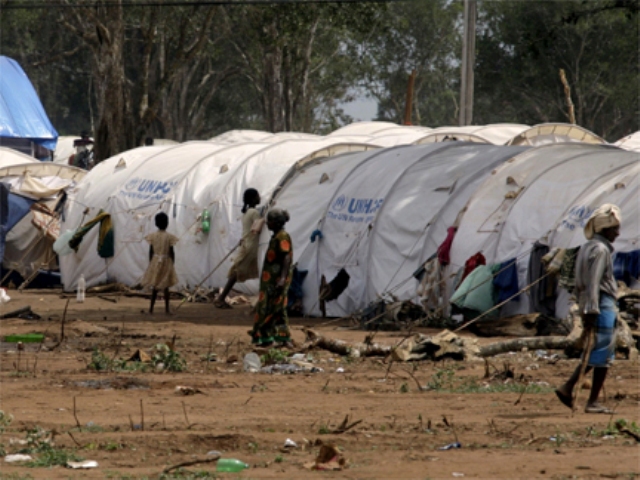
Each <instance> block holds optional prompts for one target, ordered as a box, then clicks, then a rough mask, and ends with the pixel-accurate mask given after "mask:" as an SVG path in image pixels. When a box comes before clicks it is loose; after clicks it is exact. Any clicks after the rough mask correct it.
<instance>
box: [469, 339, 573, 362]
mask: <svg viewBox="0 0 640 480" xmlns="http://www.w3.org/2000/svg"><path fill="white" fill-rule="evenodd" d="M571 344H572V341H571V340H570V339H569V338H568V337H530V338H516V339H514V340H507V341H504V342H496V343H491V344H489V345H483V346H481V347H480V351H479V353H478V355H479V356H480V357H483V358H484V357H493V356H494V355H499V354H501V353H506V352H519V351H521V350H522V349H523V348H526V349H528V350H564V349H565V348H567V347H569V346H570V345H571Z"/></svg>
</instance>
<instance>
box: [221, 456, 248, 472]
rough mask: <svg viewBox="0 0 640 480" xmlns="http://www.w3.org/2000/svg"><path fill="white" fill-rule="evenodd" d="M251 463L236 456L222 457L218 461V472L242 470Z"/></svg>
mask: <svg viewBox="0 0 640 480" xmlns="http://www.w3.org/2000/svg"><path fill="white" fill-rule="evenodd" d="M245 468H249V465H247V464H246V463H244V462H242V461H240V460H238V459H236V458H221V459H220V460H218V462H217V467H216V472H241V471H242V470H244V469H245Z"/></svg>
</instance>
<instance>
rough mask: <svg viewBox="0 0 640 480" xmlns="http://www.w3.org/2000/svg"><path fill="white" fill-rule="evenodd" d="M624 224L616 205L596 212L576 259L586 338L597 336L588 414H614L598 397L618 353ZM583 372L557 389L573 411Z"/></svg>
mask: <svg viewBox="0 0 640 480" xmlns="http://www.w3.org/2000/svg"><path fill="white" fill-rule="evenodd" d="M621 223H622V215H621V213H620V209H619V208H618V207H617V206H615V205H612V204H605V205H602V206H601V207H599V208H598V209H596V210H595V211H594V212H593V213H592V214H591V216H590V217H589V218H588V220H587V223H586V225H585V227H584V235H585V237H586V238H587V240H588V241H587V243H585V244H584V245H582V247H581V248H580V250H579V252H578V257H577V259H576V278H575V283H576V285H575V291H574V293H575V295H576V298H577V301H578V306H579V308H580V315H581V316H582V323H583V326H584V335H585V336H588V335H594V337H592V338H593V339H594V342H593V348H592V350H591V352H590V354H589V358H588V360H587V370H586V371H589V370H591V369H593V381H592V384H591V393H590V395H589V399H588V400H587V405H586V408H585V412H587V413H611V410H609V409H608V408H606V407H605V406H603V405H601V404H600V403H598V396H599V395H600V390H601V389H602V386H603V385H604V381H605V379H606V377H607V371H608V368H609V366H610V364H611V362H612V361H613V358H614V352H615V344H616V338H615V337H616V336H615V326H616V325H615V324H616V293H617V289H618V287H617V284H616V281H615V279H614V277H613V262H612V253H613V245H612V243H613V242H614V241H615V239H616V238H617V237H618V236H619V235H620V225H621ZM585 353H586V352H585ZM580 369H581V365H578V368H576V370H575V371H574V372H573V374H572V375H571V377H570V378H569V380H567V381H566V382H565V383H564V384H563V385H562V386H561V387H559V388H558V389H557V390H556V395H557V396H558V399H559V400H560V401H561V402H562V403H563V404H564V405H566V406H567V407H569V408H573V398H574V397H573V389H574V387H575V386H576V383H577V382H578V380H579V377H580Z"/></svg>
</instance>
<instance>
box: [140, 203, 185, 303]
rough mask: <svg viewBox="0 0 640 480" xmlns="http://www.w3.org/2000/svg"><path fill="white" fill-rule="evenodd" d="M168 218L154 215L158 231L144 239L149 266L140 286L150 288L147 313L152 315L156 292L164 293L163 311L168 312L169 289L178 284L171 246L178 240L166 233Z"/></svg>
mask: <svg viewBox="0 0 640 480" xmlns="http://www.w3.org/2000/svg"><path fill="white" fill-rule="evenodd" d="M168 226H169V217H168V216H167V214H166V213H164V212H160V213H158V214H157V215H156V227H158V231H157V232H154V233H152V234H150V235H147V236H146V237H145V240H146V241H147V242H149V266H148V267H147V271H146V272H144V276H143V277H142V282H141V283H142V285H144V286H145V287H151V305H150V306H149V313H153V306H154V304H155V303H156V298H158V290H162V291H163V293H164V304H165V311H166V313H167V314H169V313H171V312H170V310H169V287H172V286H173V285H175V284H176V283H178V276H177V275H176V269H175V267H174V266H173V264H174V262H175V253H174V251H173V246H174V245H175V244H176V243H178V238H177V237H175V236H174V235H171V234H170V233H167V227H168Z"/></svg>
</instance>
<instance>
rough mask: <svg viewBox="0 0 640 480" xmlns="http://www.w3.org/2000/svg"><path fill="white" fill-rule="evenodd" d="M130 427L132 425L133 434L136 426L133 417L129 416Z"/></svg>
mask: <svg viewBox="0 0 640 480" xmlns="http://www.w3.org/2000/svg"><path fill="white" fill-rule="evenodd" d="M129 425H131V431H132V432H133V431H134V430H135V426H134V425H133V418H131V415H129Z"/></svg>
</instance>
